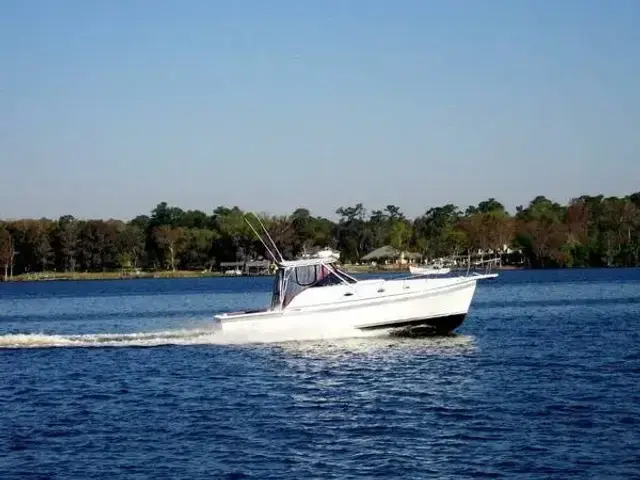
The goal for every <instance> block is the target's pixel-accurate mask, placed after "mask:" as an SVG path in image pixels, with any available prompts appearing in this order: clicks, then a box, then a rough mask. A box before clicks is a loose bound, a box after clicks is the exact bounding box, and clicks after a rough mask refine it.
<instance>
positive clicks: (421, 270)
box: [409, 264, 451, 275]
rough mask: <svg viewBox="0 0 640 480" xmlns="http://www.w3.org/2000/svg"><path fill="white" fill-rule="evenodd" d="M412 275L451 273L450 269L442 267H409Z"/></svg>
mask: <svg viewBox="0 0 640 480" xmlns="http://www.w3.org/2000/svg"><path fill="white" fill-rule="evenodd" d="M409 272H410V273H411V275H446V274H447V273H450V272H451V269H450V268H449V267H443V266H442V265H437V264H435V265H430V266H428V265H409Z"/></svg>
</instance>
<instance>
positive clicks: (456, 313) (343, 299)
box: [215, 276, 487, 336]
mask: <svg viewBox="0 0 640 480" xmlns="http://www.w3.org/2000/svg"><path fill="white" fill-rule="evenodd" d="M480 278H487V276H476V277H459V278H450V279H407V280H369V281H361V282H358V284H357V289H355V291H354V289H352V288H350V287H348V286H345V285H336V286H330V287H322V288H318V289H309V290H308V291H307V292H309V293H315V294H316V295H314V296H315V297H316V298H314V297H312V296H311V295H307V296H306V298H305V302H304V303H305V304H306V305H304V306H303V305H299V306H296V300H297V298H294V299H293V301H292V302H291V303H290V304H289V306H288V307H287V308H286V309H284V310H279V311H278V310H275V311H274V310H266V311H262V312H253V313H242V312H239V313H231V314H222V315H218V316H216V317H215V318H216V320H218V321H219V322H220V324H221V326H222V330H223V331H224V332H243V331H244V332H246V331H251V332H254V333H255V332H256V331H264V332H265V333H269V334H274V333H278V332H287V331H289V330H291V329H300V328H305V327H309V328H312V329H314V331H318V330H319V331H320V332H322V334H323V335H324V334H326V335H329V336H333V335H349V334H350V333H355V332H359V331H360V332H361V331H369V330H377V331H385V330H387V331H388V330H396V329H405V328H410V327H415V326H426V328H427V329H431V330H433V331H434V332H436V333H448V332H450V331H452V330H454V329H455V328H457V327H458V326H459V325H460V323H462V320H463V319H464V317H465V315H466V314H467V312H468V310H469V306H470V304H471V300H472V298H473V294H474V292H475V289H476V282H477V280H478V279H480ZM312 290H316V291H315V292H312ZM381 290H382V291H381ZM349 293H352V294H351V295H348V294H349ZM345 294H347V295H346V296H345Z"/></svg>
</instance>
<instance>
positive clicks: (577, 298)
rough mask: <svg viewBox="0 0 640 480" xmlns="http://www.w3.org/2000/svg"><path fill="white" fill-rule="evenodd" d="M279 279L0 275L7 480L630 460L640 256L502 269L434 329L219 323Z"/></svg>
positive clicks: (370, 473)
mask: <svg viewBox="0 0 640 480" xmlns="http://www.w3.org/2000/svg"><path fill="white" fill-rule="evenodd" d="M270 282H271V279H270V278H213V279H195V280H194V279H188V280H186V279H185V280H135V281H111V282H42V283H24V284H1V283H0V425H1V428H0V478H2V479H14V478H15V479H31V478H38V479H45V478H51V479H63V478H64V479H67V478H73V479H76V478H77V479H87V478H91V479H113V478H118V477H121V478H135V479H138V478H139V479H143V478H189V479H199V478H228V479H240V478H259V479H270V478H274V479H314V478H317V479H329V478H341V479H349V478H402V479H413V478H416V479H417V478H420V479H423V478H440V479H441V478H483V477H485V478H498V477H505V478H526V479H529V478H558V479H567V478H581V479H582V478H594V479H596V478H597V479H604V478H615V479H621V478H625V479H626V478H640V453H639V452H640V270H638V269H630V270H613V269H611V270H563V271H518V272H504V273H502V274H501V276H500V278H498V279H496V280H494V281H490V282H486V283H483V284H481V285H479V287H478V290H477V291H476V295H475V297H474V301H473V303H472V307H471V311H470V314H469V316H468V317H467V319H466V321H465V323H464V324H463V325H462V326H461V327H460V329H459V330H458V334H457V335H454V336H450V337H444V338H418V339H398V338H390V337H387V336H384V335H383V336H378V337H373V338H353V339H344V340H324V341H297V342H278V341H276V340H277V339H249V340H252V341H260V340H264V341H265V342H266V343H247V342H243V341H239V339H235V340H234V339H230V338H226V339H225V338H223V336H220V335H217V334H215V333H213V332H212V331H211V317H212V314H213V313H214V312H218V311H223V310H227V309H236V308H253V307H260V306H263V305H264V304H265V303H266V302H268V299H269V291H270V287H271V284H270ZM267 340H268V341H267Z"/></svg>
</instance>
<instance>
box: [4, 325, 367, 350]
mask: <svg viewBox="0 0 640 480" xmlns="http://www.w3.org/2000/svg"><path fill="white" fill-rule="evenodd" d="M369 336H373V335H372V334H371V333H368V332H361V331H359V330H355V329H348V330H344V331H331V332H326V331H323V330H321V329H309V328H292V329H289V330H286V331H278V332H269V331H264V330H262V331H260V330H252V329H247V330H240V331H234V332H223V331H221V330H217V329H180V330H166V331H157V332H136V333H95V334H77V335H59V334H57V335H56V334H44V333H17V334H5V335H0V349H2V348H52V347H157V346H163V345H216V344H217V345H225V344H245V343H281V342H292V341H308V340H325V339H337V338H354V337H369Z"/></svg>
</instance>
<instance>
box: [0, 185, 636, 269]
mask: <svg viewBox="0 0 640 480" xmlns="http://www.w3.org/2000/svg"><path fill="white" fill-rule="evenodd" d="M336 214H337V215H338V217H339V218H338V221H332V220H329V219H327V218H323V217H317V216H313V215H312V214H311V212H310V211H309V210H307V209H305V208H298V209H296V210H295V211H294V212H293V213H292V214H290V215H280V216H277V215H276V216H273V215H266V214H265V215H262V219H263V221H264V222H265V224H266V226H267V228H268V230H269V232H270V234H271V236H272V237H273V238H274V240H275V241H276V242H277V244H278V246H279V248H280V249H281V251H282V252H283V254H284V255H285V257H289V258H293V257H295V256H297V255H299V254H300V253H301V252H303V251H308V250H310V249H313V248H314V247H325V246H329V247H332V248H336V249H338V250H339V251H340V252H341V260H342V261H343V262H345V263H355V262H358V261H359V260H360V259H361V258H362V257H363V256H364V255H365V254H366V253H368V252H369V251H371V250H373V249H375V248H377V247H380V246H383V245H391V246H393V247H394V248H396V249H397V250H400V251H412V252H418V253H421V254H422V255H424V257H425V258H438V257H447V256H452V255H467V254H475V253H477V252H479V251H492V252H503V251H505V248H510V249H512V250H515V251H517V252H518V254H517V255H518V256H519V258H520V260H521V262H522V263H523V264H524V265H525V266H528V267H533V268H539V267H542V268H544V267H575V266H580V267H588V266H592V267H599V266H636V265H639V264H640V192H637V193H634V194H632V195H628V196H626V197H606V198H605V197H604V196H602V195H598V196H582V197H579V198H576V199H573V200H572V201H571V202H569V203H568V204H567V205H561V204H558V203H556V202H554V201H552V200H550V199H548V198H546V197H544V196H538V197H536V198H534V199H533V200H532V201H531V202H530V203H529V205H528V206H526V207H524V206H520V207H517V209H516V211H515V212H514V213H513V214H511V213H509V212H508V211H507V210H506V209H505V207H504V206H503V205H502V204H501V203H500V202H498V201H497V200H496V199H494V198H490V199H488V200H485V201H482V202H480V203H479V204H478V205H475V206H469V207H468V208H466V209H465V210H464V211H463V210H461V209H460V208H458V207H457V206H455V205H453V204H448V205H442V206H438V207H433V208H429V209H428V210H427V211H426V212H425V213H424V214H423V215H420V216H418V217H417V218H414V219H409V218H407V217H406V216H405V215H404V214H403V213H402V212H401V211H400V208H399V207H397V206H396V205H387V206H386V207H385V208H383V209H379V210H372V211H367V210H366V209H365V207H364V206H363V205H362V204H360V203H359V204H356V205H353V206H348V207H341V208H338V209H337V211H336ZM243 215H244V212H243V211H242V210H241V209H239V208H238V207H233V208H228V207H223V206H221V207H218V208H216V209H215V210H213V212H212V213H211V214H207V213H205V212H203V211H201V210H186V211H185V210H182V209H181V208H178V207H175V206H170V205H167V203H166V202H163V203H160V204H158V205H157V206H156V207H155V208H154V209H153V210H152V211H151V213H150V215H139V216H137V217H136V218H134V219H133V220H130V221H127V222H125V221H121V220H114V219H109V220H100V219H90V220H82V219H76V218H74V217H73V216H71V215H65V216H62V217H60V218H58V219H57V220H53V219H47V218H41V219H21V220H10V221H8V220H7V221H0V268H2V269H3V272H2V273H3V277H4V278H5V279H7V278H8V277H10V276H12V275H17V274H21V273H28V272H44V271H50V270H55V271H65V272H73V271H86V272H97V271H110V270H117V269H144V270H159V269H169V270H176V269H182V270H190V269H212V268H213V267H214V266H215V265H216V264H218V263H219V262H221V261H238V260H240V261H241V260H247V259H252V258H257V257H258V256H262V255H264V251H263V248H262V245H261V244H260V243H259V241H258V240H257V239H256V238H255V236H254V234H253V233H252V231H251V230H250V228H249V226H248V225H247V224H246V223H245V221H244V218H243Z"/></svg>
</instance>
